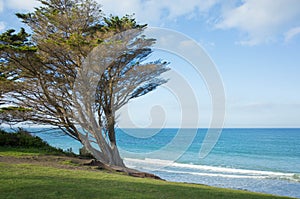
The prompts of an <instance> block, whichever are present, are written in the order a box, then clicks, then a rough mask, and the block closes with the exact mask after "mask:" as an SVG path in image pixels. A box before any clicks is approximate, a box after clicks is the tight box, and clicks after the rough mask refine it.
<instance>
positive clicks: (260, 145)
mask: <svg viewBox="0 0 300 199" xmlns="http://www.w3.org/2000/svg"><path fill="white" fill-rule="evenodd" d="M41 130H42V131H43V129H30V131H32V132H33V131H35V132H37V131H41ZM206 132H207V129H161V130H158V129H117V139H118V144H119V147H120V150H121V154H122V156H123V158H124V160H125V163H126V164H127V166H129V167H133V168H136V169H139V170H144V171H148V172H152V173H155V174H157V175H159V176H160V177H162V178H164V179H166V180H169V181H178V182H189V183H200V184H207V185H212V186H217V187H227V188H233V189H242V190H249V191H255V192H264V193H271V194H275V195H282V196H292V197H296V198H300V129H223V131H222V134H221V136H220V138H219V139H218V141H217V143H216V145H215V146H214V148H213V150H212V151H211V152H210V153H209V155H208V156H206V157H205V158H199V151H200V148H201V145H202V142H203V140H204V137H205V135H206ZM36 135H38V136H40V137H41V138H43V139H44V140H46V141H47V142H48V143H49V144H51V145H53V146H56V147H60V148H63V149H69V148H72V150H73V151H74V152H78V149H79V148H80V147H81V144H80V143H78V142H76V141H74V140H72V139H71V138H69V137H66V136H65V135H64V134H63V133H62V132H60V131H54V130H52V131H48V132H44V133H36ZM178 137H180V139H177V140H176V139H175V138H178ZM174 140H176V142H175V144H174ZM169 146H170V147H169ZM174 154H175V155H174Z"/></svg>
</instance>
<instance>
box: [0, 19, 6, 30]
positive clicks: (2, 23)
mask: <svg viewBox="0 0 300 199" xmlns="http://www.w3.org/2000/svg"><path fill="white" fill-rule="evenodd" d="M4 29H5V23H4V22H3V21H0V31H2V30H4Z"/></svg>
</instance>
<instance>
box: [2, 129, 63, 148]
mask: <svg viewBox="0 0 300 199" xmlns="http://www.w3.org/2000/svg"><path fill="white" fill-rule="evenodd" d="M0 146H5V147H20V148H38V149H41V150H46V151H52V152H60V153H61V152H63V150H61V149H57V148H54V147H52V146H50V145H49V144H48V143H47V142H45V141H43V140H42V139H41V138H39V137H37V136H32V135H31V134H30V133H29V132H27V131H25V130H24V129H19V130H18V131H17V132H15V133H7V132H5V131H3V130H1V129H0Z"/></svg>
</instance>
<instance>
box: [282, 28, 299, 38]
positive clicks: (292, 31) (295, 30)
mask: <svg viewBox="0 0 300 199" xmlns="http://www.w3.org/2000/svg"><path fill="white" fill-rule="evenodd" d="M298 34H300V26H299V27H295V28H291V29H290V30H289V31H287V32H286V33H285V42H288V41H290V40H291V39H293V38H294V37H295V36H296V35H298Z"/></svg>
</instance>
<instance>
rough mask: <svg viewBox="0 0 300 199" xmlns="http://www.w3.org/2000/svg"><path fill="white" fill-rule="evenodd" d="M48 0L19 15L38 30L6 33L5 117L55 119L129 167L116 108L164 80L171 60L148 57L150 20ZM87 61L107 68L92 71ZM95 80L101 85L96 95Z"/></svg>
mask: <svg viewBox="0 0 300 199" xmlns="http://www.w3.org/2000/svg"><path fill="white" fill-rule="evenodd" d="M40 2H41V3H42V6H40V7H38V8H35V11H34V12H32V13H25V14H20V13H19V14H17V17H18V18H20V19H21V20H22V22H23V23H25V24H26V25H27V26H29V27H30V29H31V33H32V34H31V35H30V34H28V33H27V32H26V31H25V30H24V29H23V28H22V29H21V30H20V31H19V32H17V33H16V31H15V30H7V31H6V32H4V33H2V34H1V35H0V55H1V59H0V98H1V101H0V102H1V103H2V104H5V105H7V107H6V108H2V109H1V110H0V120H1V122H7V123H14V122H23V121H28V122H33V123H36V124H46V125H49V124H50V125H53V126H55V127H58V128H60V129H61V130H62V131H64V132H65V133H66V134H67V135H69V136H71V137H73V138H74V139H76V140H79V141H80V142H81V143H82V144H83V145H84V146H85V148H86V149H87V150H88V151H90V152H91V153H92V154H93V155H94V156H95V157H96V158H97V159H98V160H99V161H101V162H103V163H104V164H106V165H109V166H121V167H125V165H124V163H123V161H122V159H121V158H120V155H119V151H118V148H117V143H116V134H115V125H116V111H117V110H118V109H120V108H121V107H122V106H123V105H125V104H126V103H127V102H128V101H129V100H131V99H133V98H136V97H140V96H142V95H145V94H147V93H149V92H151V91H152V90H154V89H155V88H157V87H158V86H160V85H162V84H164V83H165V82H166V81H167V80H165V79H163V78H162V77H160V75H161V74H162V73H164V72H166V71H168V70H169V68H168V67H167V65H168V63H167V62H163V61H161V60H157V61H154V62H147V61H146V60H147V58H148V57H149V55H150V54H151V53H152V51H153V50H152V49H151V46H152V45H153V44H154V42H155V40H154V39H151V38H146V37H145V36H144V35H143V31H144V29H145V28H146V25H139V24H137V22H136V21H135V19H134V18H133V17H132V16H129V15H126V16H123V17H118V16H109V17H105V16H104V14H103V13H102V11H101V10H100V6H99V5H98V4H97V3H95V2H94V1H93V0H40ZM118 46H122V48H118ZM95 49H96V50H95ZM91 56H92V58H91ZM85 64H92V65H93V67H95V68H98V69H101V70H100V71H101V73H96V74H93V77H89V76H88V75H89V74H90V72H89V71H86V69H89V70H90V69H91V67H90V65H89V67H84V66H85ZM91 78H93V79H94V80H95V82H96V86H95V87H94V89H95V90H94V91H93V95H92V96H89V95H88V89H89V88H88V87H89V86H90V84H91V81H94V80H92V79H91ZM78 79H80V80H78ZM78 82H79V83H78ZM78 85H81V86H78ZM74 89H75V90H76V91H74ZM87 96H89V98H90V99H92V101H89V103H85V102H86V101H85V100H86V97H87ZM84 103H85V104H84ZM9 107H11V108H9ZM92 143H96V145H97V146H95V144H92Z"/></svg>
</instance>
